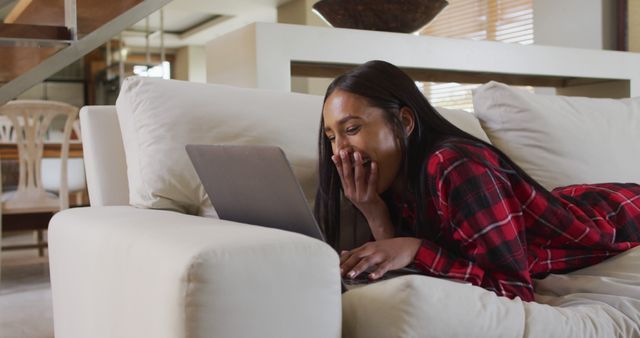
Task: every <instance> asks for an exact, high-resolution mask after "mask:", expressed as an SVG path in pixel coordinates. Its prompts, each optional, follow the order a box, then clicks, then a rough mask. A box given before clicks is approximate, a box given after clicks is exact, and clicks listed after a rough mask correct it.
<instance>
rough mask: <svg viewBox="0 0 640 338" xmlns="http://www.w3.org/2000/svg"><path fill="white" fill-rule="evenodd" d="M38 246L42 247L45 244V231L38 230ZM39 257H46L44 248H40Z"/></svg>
mask: <svg viewBox="0 0 640 338" xmlns="http://www.w3.org/2000/svg"><path fill="white" fill-rule="evenodd" d="M37 233H38V245H41V244H42V243H44V230H38V231H37ZM38 256H39V257H44V247H43V246H39V247H38Z"/></svg>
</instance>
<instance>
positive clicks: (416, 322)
mask: <svg viewBox="0 0 640 338" xmlns="http://www.w3.org/2000/svg"><path fill="white" fill-rule="evenodd" d="M522 303H523V302H522V301H521V300H520V299H519V298H517V299H514V300H511V299H508V298H506V297H498V296H497V295H496V294H495V293H493V292H491V291H487V290H485V289H482V288H480V287H477V286H473V285H471V284H462V283H459V282H454V281H448V280H444V279H438V278H434V277H427V276H420V275H410V276H402V277H396V278H393V279H390V280H386V281H382V282H377V283H374V284H370V285H366V286H363V287H359V288H357V289H354V290H350V291H348V292H346V293H345V294H344V295H343V296H342V325H343V326H342V336H343V337H348V338H377V337H380V338H382V337H398V338H400V337H523V332H524V326H525V325H524V320H525V312H524V308H523V305H522Z"/></svg>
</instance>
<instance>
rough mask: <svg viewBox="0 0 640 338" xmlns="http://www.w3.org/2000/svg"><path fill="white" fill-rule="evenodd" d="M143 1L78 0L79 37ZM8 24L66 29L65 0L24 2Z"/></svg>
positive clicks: (13, 13)
mask: <svg viewBox="0 0 640 338" xmlns="http://www.w3.org/2000/svg"><path fill="white" fill-rule="evenodd" d="M142 1H143V0H118V1H104V0H83V1H78V3H77V15H78V34H80V35H86V34H89V33H91V32H93V31H94V30H96V29H97V28H98V27H100V26H102V25H104V24H105V23H107V22H109V21H111V20H112V19H114V18H116V17H117V16H119V15H120V14H122V13H124V12H125V11H127V10H129V9H131V8H133V7H134V6H135V5H138V4H140V3H141V2H142ZM4 22H5V23H24V24H39V25H50V26H62V27H64V26H65V20H64V0H38V1H32V0H20V1H19V2H18V3H17V4H16V6H15V7H14V9H13V10H12V11H11V13H10V15H9V16H7V18H5V21H4Z"/></svg>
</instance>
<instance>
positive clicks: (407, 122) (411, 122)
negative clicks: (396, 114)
mask: <svg viewBox="0 0 640 338" xmlns="http://www.w3.org/2000/svg"><path fill="white" fill-rule="evenodd" d="M400 121H402V125H403V126H404V132H405V133H406V134H407V136H410V135H411V133H412V132H413V127H415V125H416V117H415V115H414V114H413V111H412V110H411V109H410V108H409V107H406V106H405V107H402V108H400Z"/></svg>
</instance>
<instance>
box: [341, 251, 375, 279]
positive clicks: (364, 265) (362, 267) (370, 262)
mask: <svg viewBox="0 0 640 338" xmlns="http://www.w3.org/2000/svg"><path fill="white" fill-rule="evenodd" d="M381 261H382V259H381V257H380V255H368V256H365V257H363V258H362V259H360V261H359V262H358V264H356V265H355V266H354V267H353V268H351V269H350V270H348V272H347V277H349V278H356V277H357V276H358V275H359V274H361V273H363V272H365V271H367V269H369V268H370V267H373V266H375V265H378V264H379V263H380V262H381ZM345 271H346V270H345Z"/></svg>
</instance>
